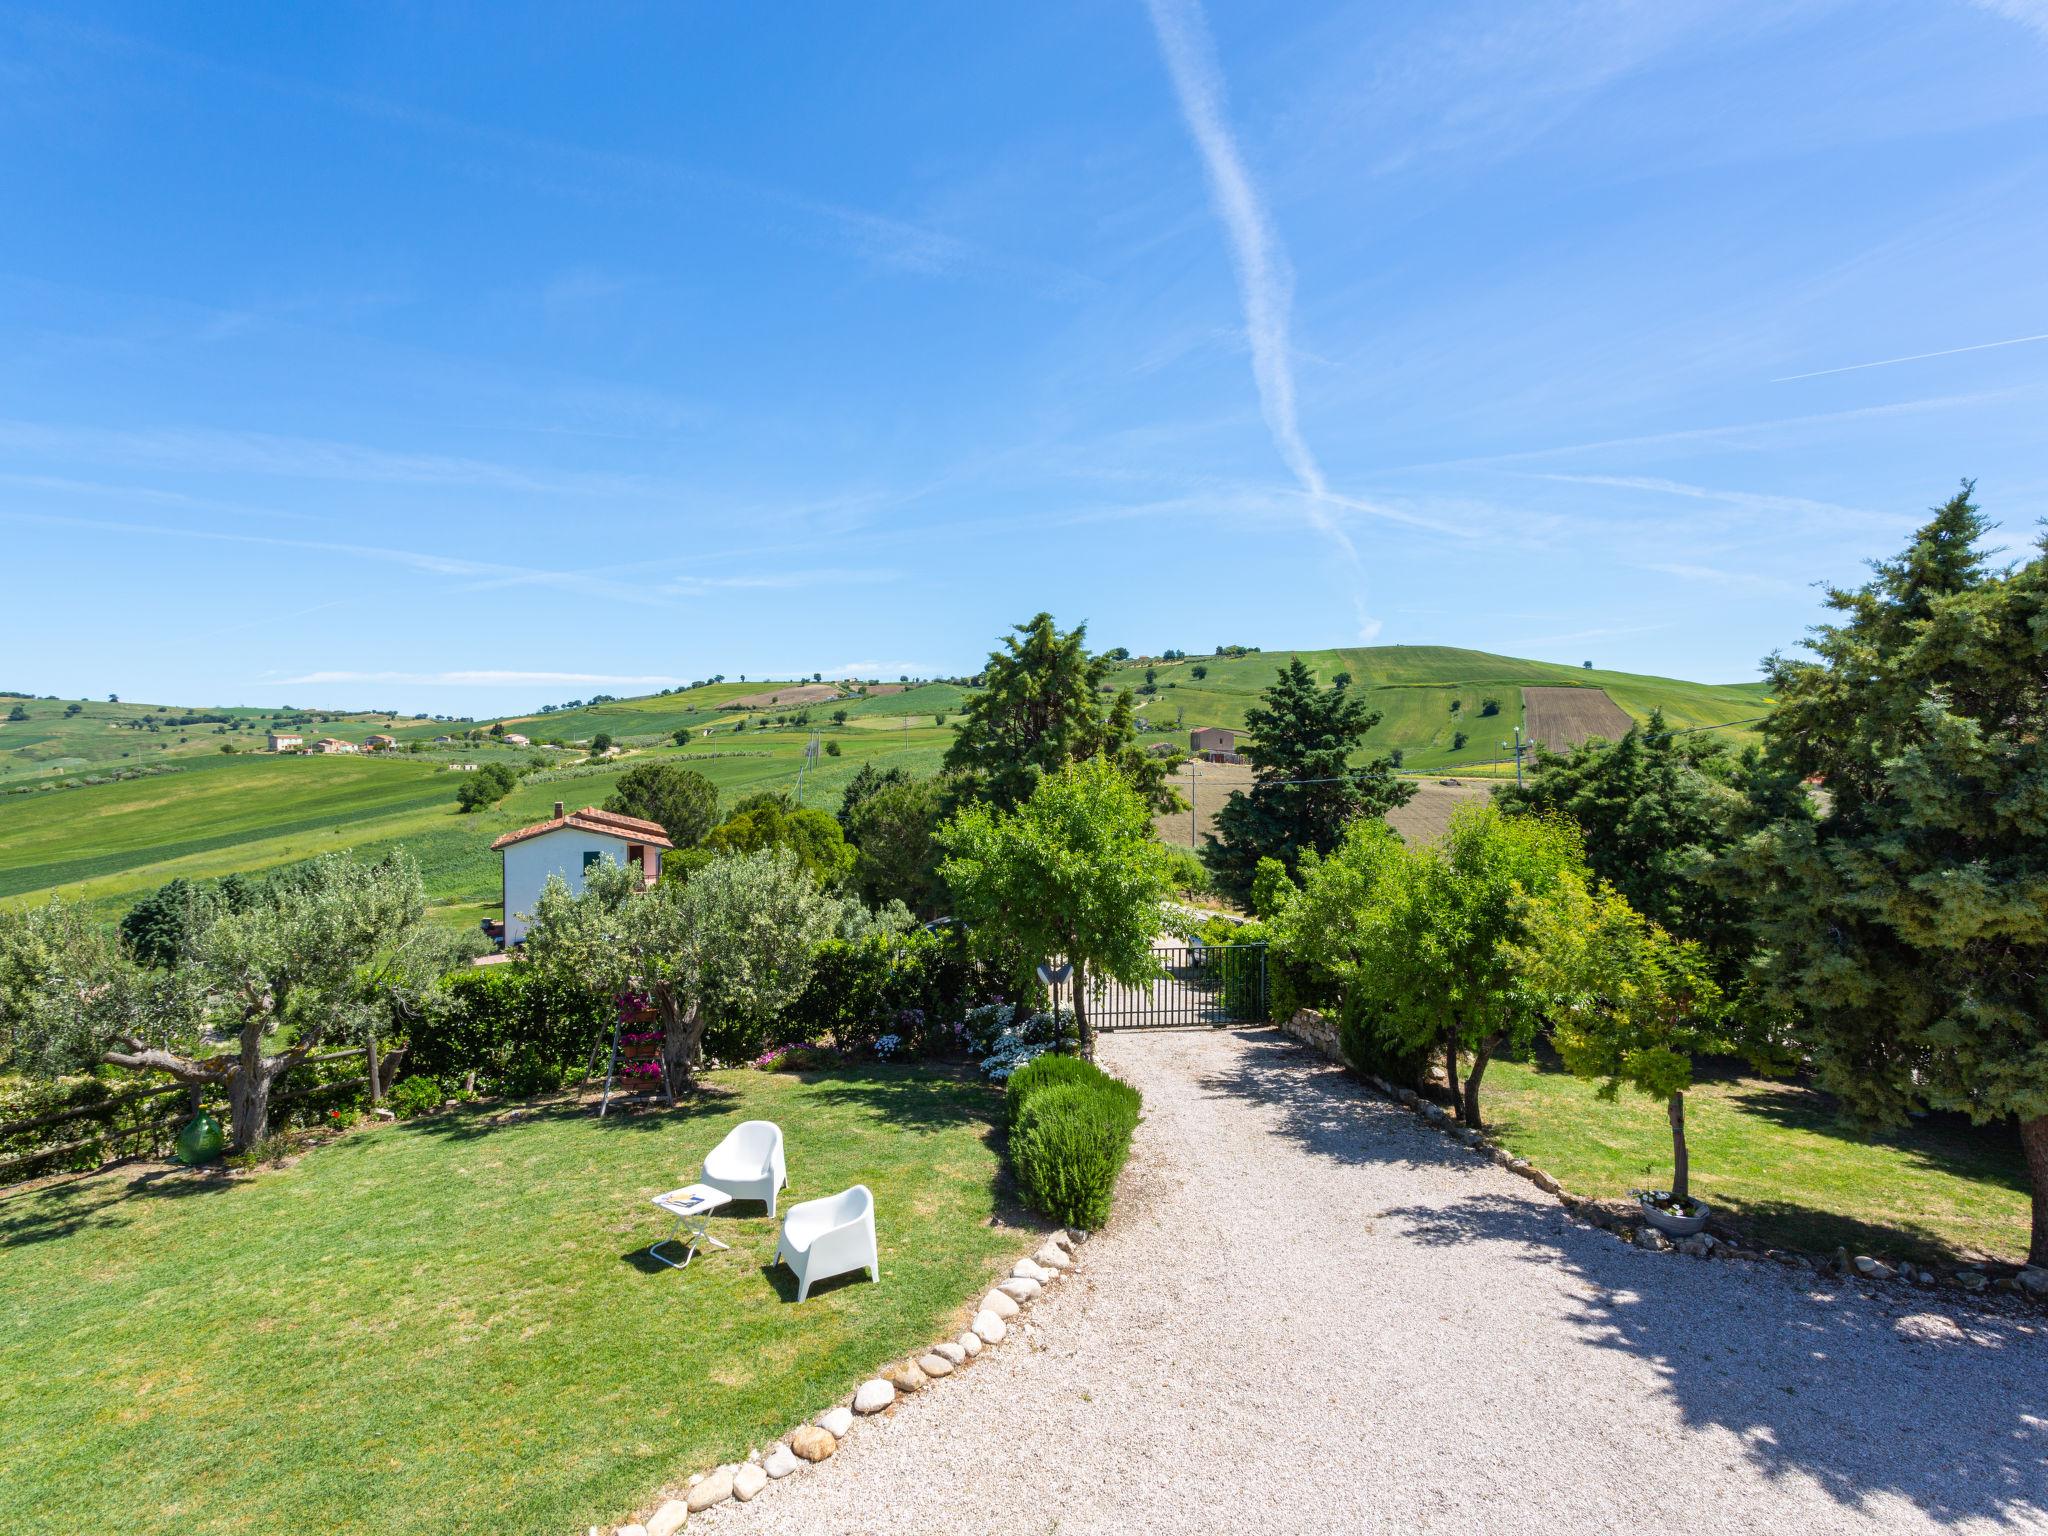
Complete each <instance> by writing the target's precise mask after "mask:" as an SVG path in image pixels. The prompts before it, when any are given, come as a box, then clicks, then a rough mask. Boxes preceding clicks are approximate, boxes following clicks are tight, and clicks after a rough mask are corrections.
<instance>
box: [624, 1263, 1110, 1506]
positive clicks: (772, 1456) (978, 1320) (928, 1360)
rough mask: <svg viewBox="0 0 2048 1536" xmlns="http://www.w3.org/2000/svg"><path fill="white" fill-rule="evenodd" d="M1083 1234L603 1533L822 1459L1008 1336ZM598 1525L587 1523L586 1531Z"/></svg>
mask: <svg viewBox="0 0 2048 1536" xmlns="http://www.w3.org/2000/svg"><path fill="white" fill-rule="evenodd" d="M1087 1236H1088V1234H1087V1233H1085V1232H1081V1233H1069V1232H1065V1231H1057V1232H1054V1233H1052V1234H1051V1235H1050V1236H1049V1237H1048V1238H1046V1240H1045V1242H1044V1244H1043V1245H1042V1246H1041V1247H1040V1248H1039V1249H1038V1251H1037V1252H1036V1253H1034V1254H1033V1255H1032V1256H1031V1257H1030V1258H1028V1259H1019V1260H1018V1261H1017V1262H1016V1263H1015V1264H1014V1265H1013V1266H1011V1269H1010V1277H1009V1279H1007V1280H1003V1281H1000V1282H998V1283H997V1284H996V1285H995V1286H994V1287H993V1288H991V1289H990V1291H989V1293H988V1294H987V1295H986V1296H984V1297H982V1299H981V1302H980V1305H979V1306H978V1307H977V1309H976V1311H975V1314H974V1322H973V1324H972V1325H971V1326H970V1327H969V1328H968V1329H967V1331H966V1332H964V1333H962V1334H960V1335H959V1337H957V1338H952V1339H942V1340H940V1341H939V1342H938V1343H936V1344H934V1345H933V1346H932V1347H931V1348H930V1349H928V1350H925V1351H922V1352H920V1353H918V1354H916V1355H914V1356H912V1357H911V1358H908V1359H905V1360H899V1361H898V1362H896V1363H895V1364H894V1365H888V1366H884V1367H883V1368H882V1370H881V1373H880V1374H879V1375H877V1376H874V1377H871V1378H870V1379H869V1380H867V1381H864V1382H862V1383H861V1384H860V1385H859V1386H858V1387H856V1388H855V1389H854V1392H853V1395H852V1396H851V1397H850V1398H848V1399H847V1400H846V1401H844V1402H841V1403H838V1404H836V1405H834V1406H833V1407H831V1408H828V1409H826V1410H825V1411H824V1412H823V1413H821V1414H819V1415H818V1416H817V1417H816V1418H815V1419H813V1420H811V1421H810V1422H808V1423H804V1424H798V1425H796V1426H794V1427H793V1428H791V1429H789V1430H787V1431H785V1432H784V1433H783V1435H782V1436H781V1437H780V1438H779V1439H777V1440H776V1441H774V1442H773V1448H772V1449H770V1450H769V1451H768V1453H767V1454H766V1455H765V1456H763V1455H762V1453H761V1449H760V1447H758V1446H756V1447H754V1448H753V1449H751V1450H749V1451H748V1452H747V1459H746V1460H745V1461H739V1462H724V1463H721V1464H720V1465H718V1466H716V1467H713V1468H712V1469H711V1470H710V1471H708V1472H695V1473H692V1474H691V1475H690V1476H689V1478H688V1479H686V1480H685V1481H684V1483H683V1484H682V1485H681V1486H680V1487H674V1486H671V1487H670V1488H667V1489H664V1490H663V1494H662V1497H661V1501H660V1502H659V1503H658V1504H657V1505H655V1506H654V1508H653V1510H652V1511H651V1512H650V1513H649V1514H647V1515H646V1516H645V1517H644V1518H643V1519H641V1520H635V1521H629V1522H628V1523H627V1524H625V1525H619V1526H614V1527H612V1528H611V1536H675V1532H677V1531H679V1530H681V1529H682V1528H683V1525H684V1524H685V1522H687V1521H688V1519H689V1517H690V1516H691V1515H694V1514H697V1513H699V1512H701V1511H703V1510H707V1509H709V1508H711V1507H712V1506H713V1505H715V1504H723V1503H724V1502H725V1501H726V1500H728V1499H735V1500H737V1501H739V1502H740V1503H742V1504H745V1503H750V1502H752V1501H753V1500H754V1499H757V1498H759V1497H760V1496H761V1494H762V1493H763V1492H764V1491H766V1490H767V1489H768V1488H770V1487H771V1486H773V1485H774V1484H776V1483H778V1482H780V1481H782V1480H783V1479H784V1478H787V1477H789V1476H790V1475H791V1474H792V1473H795V1472H799V1471H801V1470H802V1469H803V1468H804V1467H805V1466H806V1465H807V1464H810V1465H815V1464H816V1463H818V1462H822V1461H826V1460H829V1459H830V1458H831V1456H832V1454H833V1453H834V1452H835V1451H837V1450H838V1449H839V1442H840V1441H842V1440H844V1439H845V1438H846V1437H847V1436H848V1435H849V1434H851V1433H852V1432H853V1426H854V1424H855V1423H856V1422H857V1421H858V1420H859V1419H862V1418H868V1417H871V1416H873V1415H876V1414H885V1415H887V1414H893V1413H894V1412H895V1409H896V1405H897V1403H898V1402H899V1401H901V1400H902V1399H904V1398H906V1397H910V1396H914V1395H916V1394H918V1393H921V1392H923V1391H925V1390H926V1389H928V1388H929V1387H931V1386H932V1385H933V1384H934V1383H935V1382H939V1381H943V1380H944V1379H945V1378H947V1377H949V1376H952V1375H954V1374H955V1373H957V1372H960V1371H964V1370H967V1369H969V1368H970V1367H971V1366H972V1364H973V1362H974V1359H975V1357H976V1356H978V1355H980V1354H981V1352H982V1351H983V1350H985V1349H989V1348H993V1347H994V1346H995V1345H998V1344H1001V1343H1002V1342H1003V1340H1004V1339H1006V1338H1007V1337H1009V1333H1010V1320H1011V1319H1013V1318H1015V1317H1017V1316H1018V1315H1019V1314H1020V1313H1021V1312H1022V1311H1023V1309H1024V1308H1025V1307H1026V1306H1028V1305H1030V1303H1031V1302H1032V1301H1033V1300H1034V1299H1035V1298H1037V1297H1038V1296H1039V1295H1040V1294H1041V1293H1042V1292H1043V1291H1044V1289H1045V1287H1047V1286H1049V1285H1051V1284H1052V1283H1053V1282H1054V1281H1056V1280H1058V1279H1059V1278H1060V1277H1061V1276H1062V1275H1064V1274H1065V1273H1066V1272H1067V1271H1068V1270H1069V1269H1071V1268H1072V1267H1073V1265H1074V1261H1075V1257H1076V1255H1075V1251H1074V1250H1075V1248H1076V1247H1077V1246H1078V1245H1079V1244H1080V1243H1082V1242H1085V1241H1086V1240H1087ZM599 1531H600V1527H598V1526H595V1525H593V1526H591V1527H590V1536H599Z"/></svg>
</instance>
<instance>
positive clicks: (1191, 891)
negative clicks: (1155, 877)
mask: <svg viewBox="0 0 2048 1536" xmlns="http://www.w3.org/2000/svg"><path fill="white" fill-rule="evenodd" d="M1167 852H1168V860H1167V862H1168V866H1169V870H1170V873H1171V876H1172V879H1173V888H1174V889H1175V890H1176V891H1178V892H1180V893H1181V894H1182V895H1183V896H1197V895H1201V894H1202V893H1204V892H1206V891H1207V890H1208V889H1209V886H1210V879H1209V866H1208V865H1206V864H1204V863H1203V862H1202V859H1201V856H1200V855H1199V854H1197V853H1196V852H1195V850H1194V849H1192V848H1172V849H1169V850H1168V851H1167Z"/></svg>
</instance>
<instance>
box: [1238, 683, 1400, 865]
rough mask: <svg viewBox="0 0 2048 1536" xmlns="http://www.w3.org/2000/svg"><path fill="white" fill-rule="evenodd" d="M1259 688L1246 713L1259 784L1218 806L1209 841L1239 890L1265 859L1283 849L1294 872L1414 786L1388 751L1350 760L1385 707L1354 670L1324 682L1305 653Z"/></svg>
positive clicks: (1248, 753)
mask: <svg viewBox="0 0 2048 1536" xmlns="http://www.w3.org/2000/svg"><path fill="white" fill-rule="evenodd" d="M1259 697H1260V702H1259V703H1257V704H1255V705H1253V706H1252V707H1251V708H1250V709H1248V710H1246V711H1245V713H1244V724H1245V730H1246V731H1247V732H1249V733H1250V734H1251V740H1250V741H1249V742H1247V743H1246V744H1245V746H1244V755H1245V756H1246V757H1247V758H1249V759H1250V760H1251V763H1252V766H1253V768H1254V769H1255V770H1256V772H1255V774H1254V776H1253V781H1252V787H1251V788H1250V789H1249V790H1238V791H1236V792H1235V793H1233V794H1232V795H1231V797H1230V799H1229V801H1228V802H1227V803H1226V804H1225V805H1224V807H1223V809H1222V810H1221V811H1219V812H1217V814H1216V829H1217V831H1218V832H1219V833H1221V834H1222V835H1221V836H1220V837H1216V836H1212V837H1210V838H1209V840H1208V843H1207V846H1205V847H1204V848H1203V850H1202V857H1203V858H1204V859H1205V860H1206V861H1207V863H1208V865H1209V867H1210V869H1211V870H1212V871H1213V872H1214V874H1215V876H1216V881H1217V883H1218V884H1219V885H1221V886H1222V887H1223V888H1224V889H1225V890H1227V891H1230V892H1231V893H1232V894H1234V895H1238V896H1240V897H1241V896H1243V895H1245V894H1246V893H1248V892H1249V891H1250V890H1251V882H1252V874H1253V871H1255V870H1256V869H1257V868H1258V864H1259V860H1260V859H1262V858H1276V859H1278V860H1280V861H1281V862H1282V863H1283V864H1285V865H1286V866H1287V868H1288V870H1289V871H1290V872H1292V871H1293V870H1294V869H1295V867H1296V866H1297V864H1298V863H1299V862H1300V859H1301V855H1302V854H1303V853H1304V852H1306V851H1307V850H1309V849H1311V848H1313V849H1314V850H1315V851H1316V852H1317V853H1319V854H1324V853H1328V852H1330V851H1331V850H1332V849H1333V848H1335V847H1336V846H1337V844H1338V842H1339V841H1340V840H1342V838H1343V835H1344V824H1345V823H1346V822H1349V821H1352V820H1354V819H1356V818H1357V817H1360V816H1379V815H1383V814H1384V813H1385V812H1387V811H1390V810H1392V809H1393V808H1394V807H1395V806H1397V805H1401V804H1404V803H1405V802H1406V801H1407V799H1408V797H1409V796H1410V795H1413V794H1414V793H1415V787H1414V786H1413V785H1412V784H1404V783H1403V782H1402V781H1401V780H1399V779H1397V778H1396V777H1394V766H1393V764H1392V763H1391V762H1390V761H1389V760H1388V759H1386V758H1384V757H1381V758H1376V759H1375V760H1374V761H1372V762H1371V763H1368V764H1366V765H1365V766H1364V767H1362V768H1353V767H1352V766H1351V754H1352V753H1353V752H1355V751H1356V750H1357V749H1358V745H1359V743H1360V742H1361V741H1363V740H1364V739H1365V733H1366V732H1367V731H1369V730H1371V729H1372V728H1373V727H1374V726H1376V725H1378V724H1379V723H1380V716H1379V712H1378V711H1377V710H1375V709H1373V708H1372V706H1371V705H1369V704H1367V703H1366V702H1365V700H1364V699H1362V698H1360V697H1359V696H1358V695H1357V694H1355V693H1353V692H1352V691H1351V679H1350V677H1349V676H1348V675H1343V674H1340V675H1339V676H1338V678H1337V680H1336V681H1335V682H1334V683H1332V684H1331V685H1330V686H1329V687H1328V688H1318V687H1317V686H1316V680H1315V677H1314V675H1313V674H1312V673H1311V672H1310V671H1309V669H1308V668H1307V667H1306V666H1305V665H1303V663H1302V660H1301V658H1300V657H1299V656H1297V657H1295V658H1294V659H1293V661H1291V662H1290V663H1289V664H1288V665H1287V666H1285V667H1284V668H1282V669H1281V671H1280V674H1279V676H1278V678H1276V679H1275V680H1274V682H1273V683H1272V684H1271V685H1270V686H1269V687H1268V688H1267V689H1266V691H1265V692H1264V693H1263V694H1261V695H1260V696H1259Z"/></svg>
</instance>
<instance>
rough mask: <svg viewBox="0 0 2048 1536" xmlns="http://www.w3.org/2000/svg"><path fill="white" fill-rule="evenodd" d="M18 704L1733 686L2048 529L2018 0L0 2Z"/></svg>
mask: <svg viewBox="0 0 2048 1536" xmlns="http://www.w3.org/2000/svg"><path fill="white" fill-rule="evenodd" d="M0 209H4V210H5V214H4V216H0V357H4V358H5V359H6V365H5V366H4V367H0V549H4V551H5V557H4V559H0V571H4V573H5V580H4V583H0V686H7V687H16V688H27V689H32V690H34V691H37V692H50V693H59V694H65V695H71V694H95V695H96V694H102V693H106V692H110V691H111V692H119V693H121V694H122V695H123V696H124V697H129V698H136V699H149V700H161V701H167V702H178V703H192V704H205V703H272V702H277V701H280V700H286V701H290V702H292V703H296V704H302V705H303V704H307V703H315V702H319V703H334V704H360V705H378V706H393V707H400V708H406V709H417V710H428V711H435V712H451V713H453V712H465V713H470V712H473V713H479V714H483V713H494V712H499V711H510V710H513V709H517V708H522V707H528V706H531V705H535V704H538V703H541V702H543V701H548V700H561V699H567V698H572V697H580V696H585V695H588V694H589V693H591V692H594V691H599V690H603V691H609V692H617V693H624V692H629V691H644V690H645V689H647V688H650V687H654V686H660V685H661V684H663V683H665V682H669V681H676V680H684V681H687V680H688V679H691V678H694V677H699V676H705V675H708V674H710V673H713V672H724V673H727V674H730V675H735V676H737V675H738V674H741V673H747V674H749V675H763V674H780V675H787V674H790V673H796V672H802V673H809V672H812V671H822V672H824V673H826V674H827V675H828V676H829V675H832V674H834V673H838V674H842V675H867V674H874V673H879V674H883V675H888V676H894V675H896V674H898V673H901V672H906V671H907V672H915V673H926V672H950V671H957V670H966V669H971V668H972V667H973V666H974V665H975V664H976V662H977V661H978V659H979V658H980V657H981V656H982V655H983V654H984V653H985V652H986V650H987V649H988V647H989V645H990V643H991V641H992V640H993V639H994V637H995V636H996V634H997V633H998V632H999V631H1000V630H1001V629H1002V628H1003V627H1004V626H1005V625H1007V624H1009V623H1011V622H1014V621H1016V620H1018V619H1021V618H1023V617H1025V616H1027V615H1029V614H1030V613H1032V612H1034V611H1036V610H1038V609H1040V608H1048V609H1050V610H1052V611H1053V612H1054V613H1055V614H1056V615H1057V616H1059V617H1060V618H1061V619H1062V621H1065V622H1072V621H1075V620H1082V619H1085V620H1087V621H1088V623H1089V626H1090V633H1091V635H1092V636H1093V637H1094V639H1095V641H1096V642H1097V643H1098V644H1100V645H1111V644H1123V645H1128V646H1130V647H1131V648H1132V649H1133V650H1137V651H1150V650H1158V649H1163V648H1165V647H1168V646H1180V647H1183V648H1187V649H1192V650H1206V649H1208V648H1209V647H1211V646H1213V645H1216V644H1219V643H1246V644H1258V645H1264V646H1267V647H1281V646H1288V645H1335V644H1347V643H1355V642H1358V641H1361V640H1365V639H1371V640H1374V641H1376V642H1379V643H1399V642H1412V643H1443V644H1459V645H1469V646H1475V647H1481V648H1485V649H1491V650H1498V651H1505V652H1509V653H1514V654H1520V655H1527V656H1535V657H1541V658H1546V659H1551V660H1559V661H1566V662H1577V661H1580V660H1585V659H1592V660H1594V661H1595V662H1596V663H1598V664H1599V665H1602V666H1613V667H1622V668H1628V669H1633V670H1639V671H1647V672H1663V673H1670V674H1675V675H1680V676H1686V677H1695V678H1704V679H1709V680H1716V681H1733V680H1738V679H1742V678H1747V677H1750V676H1753V675H1754V672H1755V666H1756V661H1757V658H1758V657H1760V656H1761V655H1763V654H1764V653H1765V652H1766V651H1768V650H1770V649H1772V648H1774V647H1779V646H1787V645H1790V644H1792V643H1794V642H1796V641H1797V639H1798V637H1799V635H1800V634H1801V632H1802V631H1803V629H1804V627H1805V626H1806V625H1807V624H1809V623H1811V622H1813V620H1814V619H1815V618H1816V617H1817V615H1818V608H1817V604H1816V602H1815V597H1814V593H1813V590H1812V585H1811V584H1812V583H1813V582H1814V581H1816V580H1820V579H1829V580H1836V581H1854V580H1856V579H1858V578H1859V576H1860V574H1861V562H1863V561H1865V560H1868V559H1870V558H1872V557H1874V556H1878V555H1882V554H1885V553H1888V552H1890V551H1891V550H1892V549H1894V548H1895V547H1896V546H1897V544H1898V543H1899V541H1900V539H1901V538H1902V536H1903V535H1904V534H1905V532H1906V531H1907V530H1908V529H1909V528H1910V527H1912V526H1913V524H1914V522H1915V521H1916V519H1917V518H1918V517H1919V515H1920V514H1921V512H1922V509H1924V508H1925V507H1926V506H1928V505H1929V504H1930V503H1933V502H1935V501H1938V500H1940V499H1942V498H1943V497H1944V496H1945V495H1946V494H1947V493H1948V492H1949V490H1950V489H1951V488H1952V487H1953V486H1954V484H1955V482H1956V480H1957V479H1958V478H1959V477H1960V476H1963V475H1972V476H1975V477H1977V478H1978V480H1979V489H1980V497H1981V500H1982V502H1983V504H1984V506H1985V508H1986V510H1987V512H1989V513H1990V514H1991V515H1992V516H1994V517H1995V518H1997V519H1998V520H1999V521H2000V522H2001V523H2002V524H2003V525H2004V536H2005V537H2006V538H2007V539H2008V540H2010V541H2011V542H2013V543H2014V544H2015V545H2017V544H2019V543H2021V542H2023V541H2025V540H2026V539H2028V538H2030V537H2032V531H2033V525H2034V523H2035V521H2036V520H2037V519H2038V518H2040V517H2042V516H2043V515H2044V514H2048V461H2044V454H2043V449H2044V422H2048V411H2044V405H2048V260H2044V259H2043V252H2044V251H2048V0H1981V3H1966V0H1951V3H1933V0H1928V3H1913V4H1884V3H1872V0H1858V3H1854V4H1848V3H1844V4H1797V3H1792V4H1778V5H1769V6H1762V5H1759V6H1744V5H1735V4H1729V3H1712V4H1688V3H1683V0H1650V3H1644V4H1639V5H1626V4H1603V3H1585V4H1541V5H1527V6H1511V5H1495V4H1462V3H1436V4H1413V5H1397V4H1387V3H1369V4H1338V5H1330V4H1317V3H1313V0H1289V3H1284V4H1282V3H1269V4H1245V3H1234V4H1224V3H1220V0H1212V3H1211V4H1209V5H1208V6H1207V8H1206V9H1204V8H1203V7H1201V6H1198V5H1195V4H1193V3H1189V0H1154V3H1153V4H1151V5H1149V6H1148V5H1147V4H1146V3H1144V0H1129V3H1112V0H1091V3H1080V4H1062V3H1058V0H1047V3H1041V4H1037V5H1032V6H1012V7H990V6H938V5H921V6H920V5H902V4H891V3H870V4H867V5H863V6H845V5H797V4H790V5H780V6H736V5H726V4H708V3H695V0H661V3H658V4H647V5H616V4H589V5H583V6H577V7H562V6H542V5H516V4H499V5H492V6H483V5H477V6H463V5H432V6H426V5H417V4H403V5H400V4H392V5H335V6H327V7H288V6H263V5H255V4H233V5H230V4H211V3H209V4H186V5H177V4H165V3H153V4H147V5H143V4H134V5H122V4H95V3H93V0H78V3H73V4H68V5H66V6H64V7H62V8H61V9H58V8H51V9H36V8H27V9H15V8H12V7H0Z"/></svg>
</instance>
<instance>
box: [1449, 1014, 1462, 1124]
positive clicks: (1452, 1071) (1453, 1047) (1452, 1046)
mask: <svg viewBox="0 0 2048 1536" xmlns="http://www.w3.org/2000/svg"><path fill="white" fill-rule="evenodd" d="M1444 1079H1445V1081H1446V1082H1448V1083H1449V1084H1450V1088H1451V1106H1452V1108H1454V1109H1456V1108H1458V1107H1459V1106H1460V1105H1462V1104H1463V1103H1464V1102H1465V1097H1464V1095H1463V1094H1461V1093H1460V1092H1459V1091H1458V1032H1457V1031H1456V1030H1449V1031H1447V1032H1446V1033H1445V1035H1444ZM1462 1112H1463V1111H1462V1110H1460V1113H1462Z"/></svg>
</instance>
